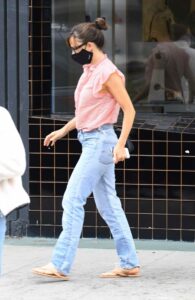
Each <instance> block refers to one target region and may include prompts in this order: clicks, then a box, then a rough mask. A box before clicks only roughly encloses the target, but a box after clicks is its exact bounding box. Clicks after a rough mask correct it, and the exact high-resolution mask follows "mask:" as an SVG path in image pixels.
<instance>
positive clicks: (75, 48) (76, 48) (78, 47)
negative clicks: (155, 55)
mask: <svg viewBox="0 0 195 300" xmlns="http://www.w3.org/2000/svg"><path fill="white" fill-rule="evenodd" d="M84 45H86V43H83V44H81V45H79V46H77V47H74V48H73V47H70V48H71V49H72V50H73V51H76V50H78V49H80V48H81V47H83V46H84Z"/></svg>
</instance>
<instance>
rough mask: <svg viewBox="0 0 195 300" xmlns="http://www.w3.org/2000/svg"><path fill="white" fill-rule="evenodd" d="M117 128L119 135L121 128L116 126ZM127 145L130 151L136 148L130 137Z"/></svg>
mask: <svg viewBox="0 0 195 300" xmlns="http://www.w3.org/2000/svg"><path fill="white" fill-rule="evenodd" d="M115 130H116V134H117V136H118V135H120V133H121V128H119V127H116V128H115ZM126 147H127V148H128V150H129V153H132V152H133V151H134V149H135V147H134V145H133V143H132V141H131V139H130V138H128V139H127V143H126Z"/></svg>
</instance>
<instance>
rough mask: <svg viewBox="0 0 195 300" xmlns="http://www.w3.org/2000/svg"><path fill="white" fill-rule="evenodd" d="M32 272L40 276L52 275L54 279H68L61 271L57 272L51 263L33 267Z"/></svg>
mask: <svg viewBox="0 0 195 300" xmlns="http://www.w3.org/2000/svg"><path fill="white" fill-rule="evenodd" d="M32 272H33V273H34V274H36V275H40V276H46V277H52V278H56V279H62V280H69V277H68V276H67V275H64V274H62V273H59V272H58V271H57V270H56V268H55V267H54V266H53V264H52V263H49V264H47V265H46V266H43V267H37V268H33V269H32Z"/></svg>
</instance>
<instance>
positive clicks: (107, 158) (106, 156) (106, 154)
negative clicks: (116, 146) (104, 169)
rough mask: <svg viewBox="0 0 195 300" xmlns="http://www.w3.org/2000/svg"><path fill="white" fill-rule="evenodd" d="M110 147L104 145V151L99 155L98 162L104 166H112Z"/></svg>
mask: <svg viewBox="0 0 195 300" xmlns="http://www.w3.org/2000/svg"><path fill="white" fill-rule="evenodd" d="M112 149H113V148H112V147H111V146H110V145H106V146H105V147H104V149H103V150H102V151H101V153H100V157H99V161H100V162H101V163H102V164H104V165H108V164H112V163H113V154H112Z"/></svg>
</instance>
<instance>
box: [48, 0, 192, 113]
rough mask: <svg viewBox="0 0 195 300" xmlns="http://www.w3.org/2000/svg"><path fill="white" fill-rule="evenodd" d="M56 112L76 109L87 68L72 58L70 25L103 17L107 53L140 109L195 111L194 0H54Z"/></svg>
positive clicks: (53, 61)
mask: <svg viewBox="0 0 195 300" xmlns="http://www.w3.org/2000/svg"><path fill="white" fill-rule="evenodd" d="M52 12H53V13H52V57H53V60H52V112H53V113H73V112H74V90H75V86H76V84H77V81H78V79H79V77H80V75H81V73H82V68H81V67H80V66H78V65H77V64H76V63H74V62H73V61H72V60H71V58H70V51H69V49H68V47H67V46H66V43H65V40H66V37H67V34H68V32H69V30H70V28H71V27H72V26H73V25H74V24H76V23H80V22H88V21H93V20H94V19H95V18H96V17H97V16H103V17H105V18H106V20H107V22H108V23H109V24H110V28H109V30H108V31H107V32H105V40H106V46H105V52H106V53H107V54H108V56H109V57H110V58H111V59H112V60H113V61H114V62H115V63H116V64H117V65H118V67H119V68H120V69H121V71H122V72H123V73H124V74H125V75H126V86H127V89H128V92H129V94H130V96H131V98H132V101H133V102H134V104H135V107H136V110H137V111H141V112H160V113H167V112H195V0H185V1H183V0H158V1H156V0H148V1H141V0H131V1H129V0H122V1H119V0H115V1H113V0H75V1H71V0H66V1H64V0H53V2H52Z"/></svg>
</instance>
